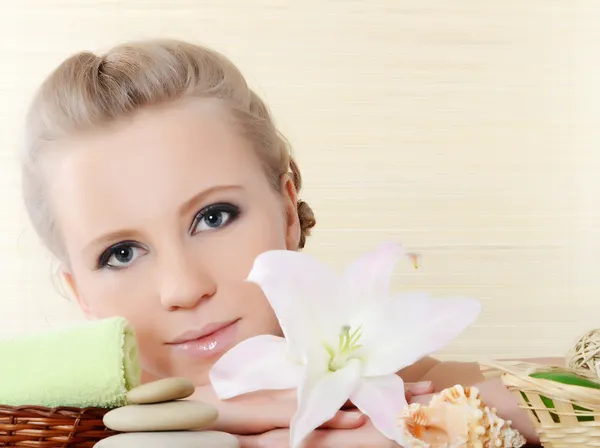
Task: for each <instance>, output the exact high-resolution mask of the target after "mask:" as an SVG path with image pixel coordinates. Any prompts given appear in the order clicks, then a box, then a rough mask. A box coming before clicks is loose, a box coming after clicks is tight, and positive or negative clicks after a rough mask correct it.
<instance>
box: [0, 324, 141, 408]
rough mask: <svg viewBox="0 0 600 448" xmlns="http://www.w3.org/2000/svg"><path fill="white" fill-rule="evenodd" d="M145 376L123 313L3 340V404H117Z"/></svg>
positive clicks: (0, 401) (0, 343)
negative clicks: (119, 315)
mask: <svg viewBox="0 0 600 448" xmlns="http://www.w3.org/2000/svg"><path fill="white" fill-rule="evenodd" d="M140 379H141V367H140V363H139V357H138V346H137V341H136V339H135V334H134V332H133V328H132V327H131V325H130V324H129V323H128V322H127V321H126V320H125V319H123V318H120V317H116V318H110V319H102V320H97V321H91V322H86V323H84V324H79V325H74V326H71V327H68V328H63V329H60V330H53V331H49V332H45V333H40V334H35V335H29V336H25V337H19V338H14V339H5V340H0V405H3V404H4V405H9V406H23V405H37V406H46V407H57V406H73V407H77V408H86V407H101V408H115V407H119V406H123V405H125V404H126V398H125V395H126V393H127V391H128V390H130V389H132V388H133V387H136V386H138V385H139V384H140Z"/></svg>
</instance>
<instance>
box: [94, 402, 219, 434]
mask: <svg viewBox="0 0 600 448" xmlns="http://www.w3.org/2000/svg"><path fill="white" fill-rule="evenodd" d="M218 415H219V414H218V411H217V409H216V408H215V407H214V406H211V405H210V404H207V403H202V402H200V401H187V400H183V401H169V402H167V403H157V404H132V405H129V406H123V407H121V408H117V409H113V410H112V411H109V412H107V413H106V414H105V415H104V418H103V422H104V424H105V425H106V427H108V428H110V429H112V430H114V431H119V432H141V431H185V430H188V429H204V428H207V427H208V426H210V425H211V424H212V423H213V422H214V421H215V420H216V419H217V417H218Z"/></svg>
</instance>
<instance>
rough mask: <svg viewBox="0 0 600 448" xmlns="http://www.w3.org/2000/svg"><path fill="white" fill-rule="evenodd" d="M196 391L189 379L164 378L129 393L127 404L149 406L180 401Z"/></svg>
mask: <svg viewBox="0 0 600 448" xmlns="http://www.w3.org/2000/svg"><path fill="white" fill-rule="evenodd" d="M194 390H195V387H194V384H193V383H192V382H191V381H190V380H188V379H187V378H164V379H161V380H158V381H153V382H151V383H146V384H142V385H141V386H138V387H135V388H133V389H131V390H130V391H129V392H128V393H127V402H128V403H132V404H148V403H162V402H165V401H172V400H180V399H183V398H187V397H189V396H190V395H192V394H193V393H194Z"/></svg>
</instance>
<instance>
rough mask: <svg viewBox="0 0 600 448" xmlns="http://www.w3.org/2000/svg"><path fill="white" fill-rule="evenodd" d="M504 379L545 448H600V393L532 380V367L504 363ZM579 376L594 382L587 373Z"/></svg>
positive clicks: (543, 380)
mask: <svg viewBox="0 0 600 448" xmlns="http://www.w3.org/2000/svg"><path fill="white" fill-rule="evenodd" d="M494 367H496V368H498V369H499V370H501V371H502V374H501V378H502V381H503V382H504V384H505V385H506V387H507V388H508V389H509V390H510V391H511V392H513V394H514V395H515V397H516V398H517V400H518V402H519V406H520V407H521V408H523V409H525V410H527V412H528V414H529V416H530V417H531V421H532V422H533V424H534V425H535V427H536V429H537V432H538V434H539V437H540V442H541V443H542V445H543V446H544V447H545V448H593V447H600V390H598V389H591V388H587V387H580V386H572V385H568V384H562V383H558V382H556V381H550V380H546V379H541V378H532V377H531V376H529V374H530V373H531V371H532V364H529V363H518V362H514V363H501V364H495V365H494ZM577 373H578V374H580V375H583V376H586V377H588V378H590V379H595V380H596V381H597V380H598V379H597V378H595V377H594V376H593V375H591V374H590V373H589V372H587V371H579V370H578V371H577Z"/></svg>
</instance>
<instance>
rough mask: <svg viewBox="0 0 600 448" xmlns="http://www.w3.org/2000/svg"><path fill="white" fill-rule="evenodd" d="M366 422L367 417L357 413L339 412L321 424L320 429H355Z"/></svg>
mask: <svg viewBox="0 0 600 448" xmlns="http://www.w3.org/2000/svg"><path fill="white" fill-rule="evenodd" d="M366 422H367V417H366V416H365V415H364V414H363V413H362V412H358V411H339V412H337V413H336V414H335V416H334V417H333V418H332V419H331V420H329V421H327V422H325V423H323V424H322V425H321V428H327V429H356V428H359V427H361V426H362V425H364V424H365V423H366Z"/></svg>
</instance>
